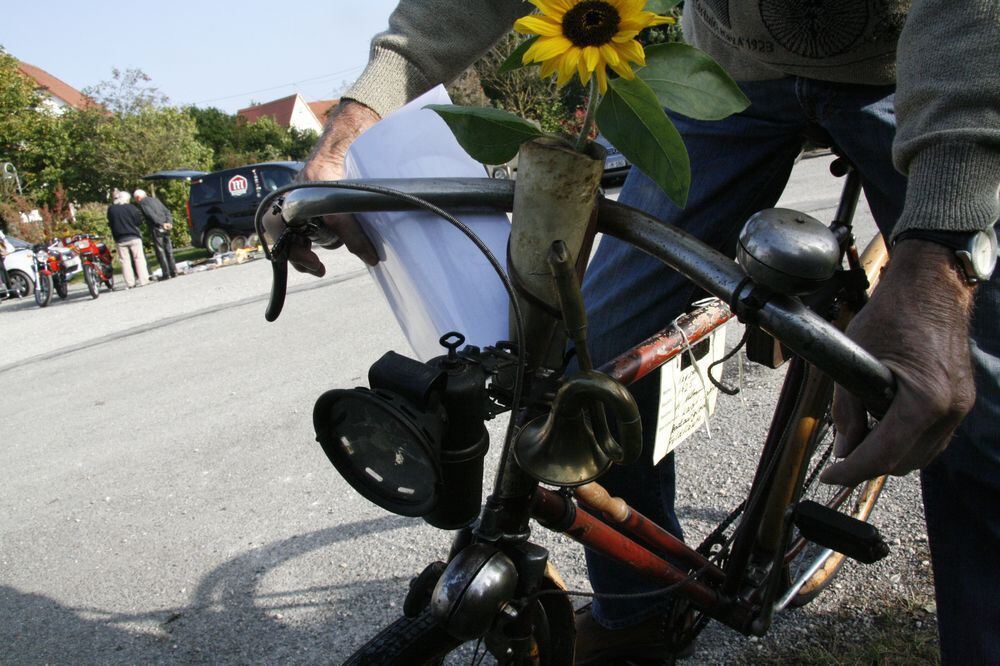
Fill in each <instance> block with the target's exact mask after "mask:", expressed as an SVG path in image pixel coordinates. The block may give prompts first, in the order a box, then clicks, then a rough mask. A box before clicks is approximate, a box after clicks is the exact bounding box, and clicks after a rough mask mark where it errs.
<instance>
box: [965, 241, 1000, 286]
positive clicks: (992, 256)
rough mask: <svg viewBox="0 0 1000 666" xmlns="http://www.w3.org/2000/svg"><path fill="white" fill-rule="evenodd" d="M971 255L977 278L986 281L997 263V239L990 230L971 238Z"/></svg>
mask: <svg viewBox="0 0 1000 666" xmlns="http://www.w3.org/2000/svg"><path fill="white" fill-rule="evenodd" d="M971 255H972V256H971V259H972V265H973V267H974V268H975V271H976V273H977V274H978V275H977V277H978V278H979V279H980V280H986V279H988V278H989V277H990V275H991V274H992V273H993V268H994V267H995V266H996V263H997V237H996V234H995V233H993V230H992V229H991V230H990V231H986V232H979V233H978V234H976V235H975V236H973V240H972V252H971Z"/></svg>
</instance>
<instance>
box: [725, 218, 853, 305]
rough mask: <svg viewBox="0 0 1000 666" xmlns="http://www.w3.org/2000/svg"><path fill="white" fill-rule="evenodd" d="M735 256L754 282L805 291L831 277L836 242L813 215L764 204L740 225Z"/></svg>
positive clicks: (836, 262) (835, 264)
mask: <svg viewBox="0 0 1000 666" xmlns="http://www.w3.org/2000/svg"><path fill="white" fill-rule="evenodd" d="M736 260H737V261H738V262H739V264H740V266H742V267H743V270H744V271H746V273H747V275H749V276H750V277H751V278H752V279H753V281H754V282H756V283H757V284H760V285H763V286H765V287H768V288H769V289H772V290H773V291H776V292H778V293H783V294H807V293H809V292H810V291H814V290H815V289H817V288H818V287H819V286H820V285H822V284H823V283H824V282H825V281H826V280H829V279H830V278H831V277H833V274H834V272H835V271H836V270H837V268H838V267H839V266H840V246H839V244H838V243H837V239H836V237H835V236H834V235H833V232H832V231H830V229H829V228H827V226H826V225H824V224H823V223H822V222H820V221H819V220H817V219H816V218H814V217H811V216H809V215H806V214H805V213H800V212H799V211H796V210H791V209H788V208H768V209H766V210H762V211H760V212H759V213H756V214H754V215H753V216H752V217H751V218H750V219H749V220H747V222H746V224H745V225H743V230H742V231H741V232H740V240H739V247H738V248H737V251H736Z"/></svg>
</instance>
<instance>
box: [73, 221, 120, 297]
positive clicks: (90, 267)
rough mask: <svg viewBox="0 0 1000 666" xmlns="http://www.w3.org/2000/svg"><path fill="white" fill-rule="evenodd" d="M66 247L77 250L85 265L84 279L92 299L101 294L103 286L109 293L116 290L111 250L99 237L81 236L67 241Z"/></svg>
mask: <svg viewBox="0 0 1000 666" xmlns="http://www.w3.org/2000/svg"><path fill="white" fill-rule="evenodd" d="M66 245H68V246H70V247H72V248H73V249H74V250H76V253H77V254H78V255H80V261H81V263H82V264H83V279H84V281H85V282H86V283H87V291H89V292H90V297H91V298H97V297H98V296H99V295H100V293H101V284H104V285H105V286H106V287H107V288H108V290H109V291H114V288H115V272H114V269H112V267H111V250H109V249H108V246H107V245H106V244H104V243H103V242H101V239H100V238H99V237H97V236H91V235H90V234H79V235H76V236H73V237H72V238H67V239H66Z"/></svg>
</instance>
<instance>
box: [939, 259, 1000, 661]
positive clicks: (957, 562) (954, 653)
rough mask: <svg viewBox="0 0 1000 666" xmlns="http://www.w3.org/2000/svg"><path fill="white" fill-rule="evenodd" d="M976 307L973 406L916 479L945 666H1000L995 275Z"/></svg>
mask: <svg viewBox="0 0 1000 666" xmlns="http://www.w3.org/2000/svg"><path fill="white" fill-rule="evenodd" d="M975 307H976V309H975V312H974V314H973V320H972V360H973V366H974V368H975V371H976V405H975V407H974V408H973V410H972V413H970V414H969V416H968V417H966V419H965V421H963V422H962V425H961V426H960V427H959V429H958V432H957V433H956V435H955V438H954V439H953V440H952V442H951V443H950V444H949V446H948V448H947V449H945V451H944V453H942V454H941V455H940V456H938V458H937V459H936V460H935V461H934V462H933V463H932V464H931V465H930V466H928V467H927V468H926V469H925V470H924V471H923V472H922V473H921V482H922V484H923V496H924V515H925V516H926V518H927V534H928V537H929V538H930V547H931V560H932V562H933V565H934V588H935V592H936V596H937V612H938V630H939V632H940V634H941V661H942V663H943V664H946V665H947V664H998V663H1000V601H998V599H997V596H998V594H1000V435H998V429H1000V330H998V323H1000V271H994V273H993V277H992V279H991V280H990V281H989V282H988V283H986V284H983V285H980V287H979V289H978V291H977V293H976V306H975Z"/></svg>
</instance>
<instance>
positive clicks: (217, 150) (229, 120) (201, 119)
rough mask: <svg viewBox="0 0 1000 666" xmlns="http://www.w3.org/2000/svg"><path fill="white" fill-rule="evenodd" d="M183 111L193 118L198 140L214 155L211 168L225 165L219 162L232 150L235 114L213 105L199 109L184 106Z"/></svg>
mask: <svg viewBox="0 0 1000 666" xmlns="http://www.w3.org/2000/svg"><path fill="white" fill-rule="evenodd" d="M184 113H186V114H187V115H188V116H190V117H191V119H192V120H194V123H195V127H196V128H197V130H198V141H199V142H200V143H201V144H202V145H204V146H207V147H208V148H211V149H212V153H213V154H214V156H215V157H214V160H213V164H212V168H213V169H221V168H223V167H224V166H225V165H224V164H223V163H222V162H221V159H222V156H223V155H224V154H225V153H228V152H232V150H233V145H234V142H235V140H236V116H234V115H232V114H229V113H226V112H225V111H222V110H221V109H216V108H215V107H210V108H207V109H199V108H198V107H196V106H188V107H185V109H184Z"/></svg>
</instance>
